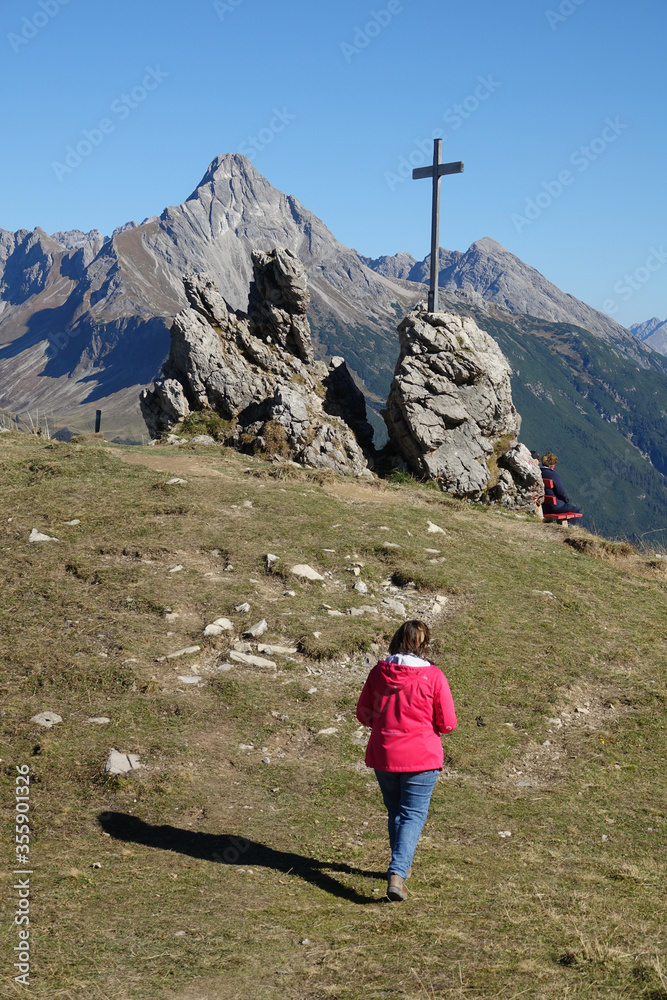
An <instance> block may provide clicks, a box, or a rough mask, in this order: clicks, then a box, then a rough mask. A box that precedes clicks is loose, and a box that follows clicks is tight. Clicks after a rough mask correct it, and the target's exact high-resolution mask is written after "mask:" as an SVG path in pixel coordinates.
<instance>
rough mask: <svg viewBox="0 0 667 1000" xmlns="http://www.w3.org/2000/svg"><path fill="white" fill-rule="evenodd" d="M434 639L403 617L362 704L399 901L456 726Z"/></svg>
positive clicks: (393, 892)
mask: <svg viewBox="0 0 667 1000" xmlns="http://www.w3.org/2000/svg"><path fill="white" fill-rule="evenodd" d="M430 641H431V634H430V632H429V628H428V625H425V624H424V622H421V621H409V622H405V624H404V625H401V627H400V628H399V630H398V632H397V633H396V634H395V636H394V638H393V639H392V640H391V642H390V644H389V654H390V655H389V656H388V657H386V659H384V660H380V662H379V663H377V664H376V666H374V667H373V669H372V670H371V672H370V674H369V675H368V678H367V679H366V683H365V684H364V689H363V691H362V692H361V696H360V698H359V703H358V704H357V718H358V719H359V722H361V723H362V725H364V726H370V727H371V736H370V739H369V741H368V747H367V748H366V765H367V767H372V768H374V769H375V776H376V778H377V780H378V784H379V786H380V791H381V792H382V798H383V801H384V804H385V807H386V809H387V818H388V826H389V846H390V848H391V862H390V865H389V870H388V872H387V876H388V885H387V896H388V897H389V899H391V900H392V901H394V902H398V901H399V900H404V899H407V895H408V894H407V892H406V891H405V887H404V885H403V883H404V881H405V879H406V878H407V877H408V875H409V874H410V871H411V866H412V858H413V856H414V853H415V850H416V847H417V843H418V841H419V837H420V835H421V832H422V829H423V826H424V823H425V822H426V818H427V816H428V807H429V804H430V801H431V793H432V791H433V788H434V786H435V782H436V779H437V777H438V772H439V771H441V770H442V763H443V760H444V750H443V747H442V742H441V739H440V737H441V735H443V734H444V733H451V731H452V730H453V729H454V728H455V727H456V714H455V712H454V702H453V701H452V696H451V693H450V690H449V685H448V683H447V678H446V677H445V675H444V674H443V673H442V671H441V670H439V669H438V668H437V667H436V666H434V665H433V664H432V663H431V662H430V661H429V660H426V659H424V653H425V652H426V649H427V647H428V644H429V642H430Z"/></svg>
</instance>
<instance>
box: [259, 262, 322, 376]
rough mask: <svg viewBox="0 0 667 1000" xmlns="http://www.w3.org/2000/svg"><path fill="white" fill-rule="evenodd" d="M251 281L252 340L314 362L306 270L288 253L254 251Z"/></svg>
mask: <svg viewBox="0 0 667 1000" xmlns="http://www.w3.org/2000/svg"><path fill="white" fill-rule="evenodd" d="M252 263H253V268H254V280H253V282H252V284H251V285H250V294H249V297H248V322H249V324H250V332H251V334H252V335H253V336H255V337H258V338H259V339H260V340H264V341H266V342H267V343H275V344H278V346H279V347H282V348H283V350H285V351H290V352H291V353H292V354H295V355H296V357H298V358H301V360H302V361H303V362H305V364H307V365H308V364H311V363H312V361H313V344H312V341H311V339H310V324H309V323H308V317H307V313H308V305H309V303H310V292H309V291H308V278H307V276H306V272H305V269H304V267H303V265H302V264H301V262H300V260H299V258H298V257H297V256H296V254H294V253H292V251H291V250H287V249H283V248H281V247H278V248H276V249H275V250H274V251H273V253H264V252H263V251H262V250H253V252H252Z"/></svg>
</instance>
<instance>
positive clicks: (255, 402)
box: [141, 249, 372, 477]
mask: <svg viewBox="0 0 667 1000" xmlns="http://www.w3.org/2000/svg"><path fill="white" fill-rule="evenodd" d="M253 263H254V266H255V278H254V281H253V284H252V286H251V293H250V298H249V313H248V314H247V315H246V314H245V313H243V312H240V311H237V310H234V309H232V308H231V306H230V305H229V304H228V303H227V302H226V301H225V299H224V298H223V296H222V295H221V294H220V292H219V291H218V289H217V288H216V286H215V284H214V282H213V281H211V280H210V279H209V278H207V277H206V276H205V275H201V274H190V275H187V276H186V277H185V279H184V286H185V293H186V296H187V299H188V302H189V303H190V305H189V307H188V308H187V309H184V310H183V311H182V312H181V313H179V315H178V316H177V317H176V319H175V321H174V324H173V327H172V331H171V349H170V352H169V358H168V360H167V362H166V363H165V365H164V367H163V374H164V378H162V379H160V380H158V381H157V382H156V383H155V384H154V386H153V387H152V388H150V389H147V390H144V392H143V393H142V395H141V407H142V412H143V414H144V419H145V421H146V425H147V426H148V429H149V431H150V433H151V436H152V437H160V436H161V435H163V434H165V433H167V432H168V431H170V430H171V429H172V428H173V427H174V426H175V425H176V424H177V423H179V421H181V420H183V419H184V418H186V417H187V416H188V415H189V414H190V413H191V412H193V411H198V410H203V411H209V412H212V413H213V414H216V415H217V416H218V417H220V418H222V420H224V421H226V422H227V425H226V426H227V431H226V434H225V439H226V441H227V443H229V444H231V445H234V446H236V447H238V448H241V449H245V450H252V451H256V452H262V453H265V454H268V455H269V456H271V457H273V458H274V459H275V460H277V461H281V460H282V461H290V460H291V461H295V462H298V463H300V464H302V465H307V466H311V467H312V468H317V469H322V468H324V469H332V470H333V471H335V472H340V473H345V474H348V475H355V476H365V477H370V475H371V473H370V471H369V469H368V463H367V456H369V455H370V453H371V448H372V444H371V442H372V430H371V428H370V425H368V423H367V421H366V420H365V416H364V418H363V419H362V412H363V414H364V415H365V402H364V398H363V395H362V393H361V391H360V390H359V389H358V388H357V386H356V385H355V383H354V381H353V379H352V376H351V375H350V373H349V371H348V370H347V367H346V365H345V362H344V361H343V360H342V359H341V358H334V359H333V360H332V362H331V365H330V367H327V365H326V364H324V362H321V361H314V360H313V346H312V341H311V337H310V327H309V325H308V319H307V315H306V314H307V310H308V302H309V294H308V286H307V280H306V274H305V270H304V268H303V266H302V265H301V263H300V261H299V260H298V258H297V257H296V256H295V255H294V254H293V253H292V252H291V251H290V250H284V249H277V250H274V251H273V252H272V253H270V254H269V253H263V252H257V253H255V254H253ZM348 414H349V415H350V423H349V424H348V423H346V422H345V417H346V415H348ZM355 433H356V435H357V436H356V437H355ZM364 448H365V449H366V455H365V454H364V450H363V449H364Z"/></svg>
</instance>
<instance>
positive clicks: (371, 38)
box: [0, 0, 667, 324]
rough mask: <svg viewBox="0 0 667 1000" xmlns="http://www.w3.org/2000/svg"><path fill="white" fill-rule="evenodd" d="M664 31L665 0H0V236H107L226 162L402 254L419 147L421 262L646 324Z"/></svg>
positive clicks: (666, 264)
mask: <svg viewBox="0 0 667 1000" xmlns="http://www.w3.org/2000/svg"><path fill="white" fill-rule="evenodd" d="M665 37H667V5H666V4H665V2H664V0H635V2H634V3H633V4H632V5H630V4H629V3H627V2H621V0H544V2H543V0H512V2H511V3H500V2H498V0H468V2H467V3H460V2H459V3H450V2H448V0H377V2H376V3H375V4H373V3H372V2H371V0H336V2H335V3H333V2H327V0H320V2H317V0H217V2H216V3H214V2H213V0H187V2H186V0H159V2H158V0H115V2H113V3H95V2H91V0H88V2H86V0H68V2H66V3H65V2H63V0H4V3H3V4H2V9H1V12H0V51H2V53H3V57H2V60H1V61H0V88H1V93H2V108H3V111H2V116H3V119H4V121H3V125H4V128H3V133H4V136H5V142H4V144H3V154H4V155H3V156H2V159H1V160H0V179H1V183H0V192H1V194H0V227H2V228H5V229H18V228H28V229H32V228H34V227H35V226H37V225H39V226H41V227H42V228H43V229H46V230H47V231H48V232H53V231H56V230H58V229H73V228H79V229H84V230H87V229H91V228H99V229H101V230H102V231H103V232H104V233H109V232H110V231H111V230H112V229H113V228H114V227H115V226H117V225H120V224H122V223H123V222H126V221H127V220H129V219H137V220H138V221H141V219H143V218H144V217H145V216H148V215H152V214H155V213H158V212H160V211H161V210H162V209H163V208H164V207H165V206H166V205H170V204H177V203H179V202H181V201H183V200H184V199H185V198H186V197H187V196H188V195H189V194H190V192H191V191H192V190H193V188H194V187H195V186H196V184H197V182H198V181H199V179H200V177H201V176H202V174H203V173H204V171H205V169H206V167H207V165H208V163H209V162H210V160H211V159H212V158H213V157H214V156H216V155H218V154H220V153H226V152H246V153H250V154H251V158H252V160H253V163H254V164H255V166H256V167H257V169H258V170H260V171H261V172H262V173H263V174H264V175H265V176H266V177H267V178H268V179H269V180H270V181H271V183H273V184H274V185H275V186H276V187H278V188H280V189H282V190H284V191H287V192H289V193H291V194H294V195H296V197H297V198H298V199H299V200H300V201H301V202H303V203H304V204H305V205H306V206H307V207H308V208H309V209H310V210H311V211H313V212H315V213H316V214H317V215H319V216H320V217H321V218H322V219H323V220H324V222H325V223H326V224H327V225H328V226H329V228H330V229H331V230H332V231H333V233H334V234H335V235H336V237H337V238H338V239H340V240H341V241H342V242H343V243H345V244H347V245H348V246H353V247H356V248H357V249H358V250H359V251H360V252H362V253H364V254H367V255H369V256H378V255H380V254H384V253H387V254H393V253H396V252H397V251H398V250H408V251H409V252H411V253H412V254H413V255H414V256H415V257H418V258H422V257H424V256H425V255H426V253H427V252H428V249H429V219H430V190H429V184H428V182H427V181H419V182H413V181H412V180H410V179H404V178H403V176H402V174H406V173H407V172H408V171H409V170H410V169H411V167H412V165H418V164H419V162H420V157H422V156H423V157H424V158H425V157H426V156H427V155H429V154H428V153H425V152H422V151H423V150H428V149H429V147H430V145H431V142H432V137H433V135H434V133H437V134H441V135H442V137H443V138H444V143H443V152H444V155H445V157H446V158H447V159H451V160H459V159H462V160H465V163H466V172H465V173H464V174H463V175H462V176H454V177H448V178H446V179H445V180H444V181H443V210H442V230H441V243H442V245H443V246H445V247H447V248H449V249H458V250H465V249H466V248H467V247H468V246H469V245H470V243H472V242H473V241H474V240H476V239H479V238H481V237H482V236H492V237H493V238H494V239H496V240H498V241H499V242H500V243H502V244H503V245H504V246H506V247H507V248H508V249H509V250H511V251H512V252H513V253H516V254H517V255H518V256H520V257H521V258H523V259H524V260H525V261H527V262H528V263H530V264H532V265H533V266H535V267H537V268H538V269H539V270H540V271H542V273H543V274H545V275H546V276H547V277H548V278H550V279H551V280H552V281H554V282H555V283H556V284H558V285H559V286H560V287H561V288H563V289H564V290H565V291H568V292H571V293H572V294H574V295H576V296H577V297H579V298H582V299H584V300H585V301H587V302H590V304H591V305H594V306H596V307H597V308H605V309H606V310H607V311H610V312H612V314H613V315H614V316H615V318H616V319H618V320H619V321H620V322H622V323H625V324H629V323H632V322H637V321H641V320H644V319H648V318H649V317H651V316H653V315H657V316H660V317H661V318H663V319H665V318H667V255H666V254H665V252H664V251H665V250H667V199H666V198H665V189H666V187H667V185H666V182H667V156H666V152H667V150H666V146H667V128H666V124H667V123H666V121H665V117H666V112H665V108H666V107H667V102H666V101H665V97H664V84H663V73H664V71H663V66H664V39H665ZM86 132H87V135H86ZM82 141H83V142H84V143H85V142H88V143H89V144H90V150H91V151H90V153H89V155H86V156H84V157H83V158H82V159H81V162H80V163H76V161H75V160H72V158H71V157H70V160H69V164H70V165H69V166H68V163H67V162H66V153H67V148H68V146H74V147H76V146H77V145H78V144H79V143H81V142H82ZM83 149H84V150H86V149H87V147H86V146H85V144H84V146H83ZM58 164H60V165H61V166H58ZM72 164H73V166H72Z"/></svg>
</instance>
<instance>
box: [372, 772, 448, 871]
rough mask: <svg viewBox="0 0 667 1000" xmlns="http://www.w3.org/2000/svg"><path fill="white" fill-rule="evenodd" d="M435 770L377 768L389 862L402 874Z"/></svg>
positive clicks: (414, 843) (415, 840)
mask: <svg viewBox="0 0 667 1000" xmlns="http://www.w3.org/2000/svg"><path fill="white" fill-rule="evenodd" d="M438 773H439V772H438V771H376V772H375V777H376V778H377V780H378V784H379V786H380V791H381V792H382V798H383V800H384V804H385V806H386V809H387V820H388V826H389V846H390V847H391V864H390V865H389V872H390V873H391V872H394V873H395V874H396V875H401V876H402V877H403V878H405V877H406V876H407V874H408V868H409V867H410V865H411V864H412V859H413V857H414V853H415V850H416V849H417V843H418V841H419V837H420V835H421V832H422V829H423V828H424V823H425V822H426V817H427V816H428V807H429V804H430V802H431V793H432V792H433V788H434V787H435V783H436V780H437V778H438Z"/></svg>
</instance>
